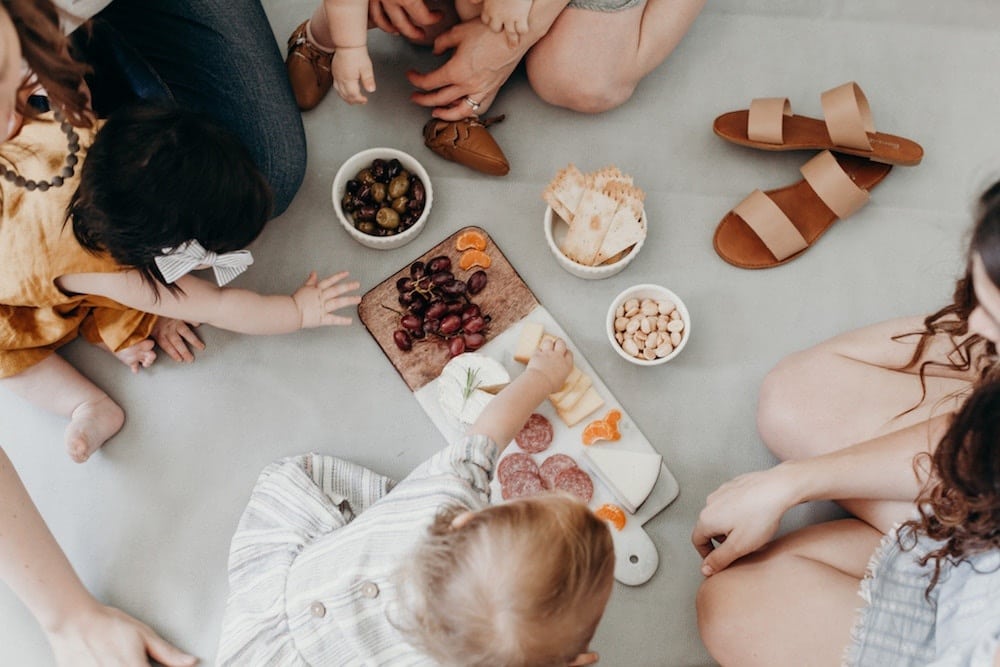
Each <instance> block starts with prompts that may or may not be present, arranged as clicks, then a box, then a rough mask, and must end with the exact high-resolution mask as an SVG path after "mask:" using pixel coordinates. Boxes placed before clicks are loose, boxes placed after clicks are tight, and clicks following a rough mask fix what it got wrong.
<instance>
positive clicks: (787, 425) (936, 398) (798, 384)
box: [757, 317, 973, 526]
mask: <svg viewBox="0 0 1000 667" xmlns="http://www.w3.org/2000/svg"><path fill="white" fill-rule="evenodd" d="M922 328H923V324H922V318H917V317H912V318H901V319H896V320H890V321H888V322H883V323H880V324H876V325H872V326H869V327H864V328H862V329H858V330H856V331H851V332H848V333H845V334H841V335H839V336H837V337H835V338H832V339H830V340H828V341H825V342H823V343H820V344H819V345H816V346H815V347H812V348H809V349H807V350H804V351H802V352H797V353H795V354H792V355H789V356H788V357H786V358H785V359H783V360H782V361H781V362H779V363H778V365H777V366H776V367H775V368H774V369H773V370H772V371H771V372H770V373H769V374H768V376H767V377H766V378H765V379H764V382H763V384H762V386H761V390H760V398H759V403H758V406H757V427H758V430H759V431H760V435H761V438H762V439H763V440H764V444H765V445H767V447H768V448H769V449H770V450H771V451H772V452H774V454H775V456H777V457H778V458H780V459H782V460H788V459H799V458H807V457H811V456H816V455H819V454H825V453H828V452H831V451H836V450H838V449H842V448H844V447H847V446H849V445H853V444H855V443H858V442H864V441H866V440H870V439H872V438H874V437H877V436H880V435H885V434H887V433H893V432H896V431H899V430H902V429H905V428H908V427H914V426H915V425H918V424H921V423H923V422H926V421H927V420H928V419H929V418H931V417H932V416H934V415H940V414H943V413H947V412H954V411H955V410H956V409H957V408H958V407H959V406H960V405H961V403H962V401H963V400H964V397H965V395H966V392H967V391H968V389H969V388H970V386H971V382H972V379H973V377H972V373H961V372H957V371H953V370H946V369H939V368H934V367H930V368H928V369H927V372H926V376H925V385H926V390H927V393H926V396H924V397H923V398H921V387H920V378H919V376H918V374H917V371H916V370H914V369H908V370H905V371H901V370H896V369H898V368H899V367H901V366H903V365H905V364H906V363H907V362H908V361H909V360H910V357H911V355H912V354H913V350H914V348H915V343H916V338H915V337H910V338H907V339H906V340H904V341H894V340H893V339H892V338H893V336H895V335H898V334H906V333H910V332H913V331H920V330H922ZM951 350H952V346H951V344H950V343H948V342H947V341H946V340H945V339H944V337H940V340H937V341H935V344H934V346H932V347H931V348H930V349H929V350H928V351H927V353H926V355H925V358H926V359H928V360H931V359H937V360H942V361H943V360H945V359H946V357H947V355H948V353H949V352H951ZM912 430H913V432H914V435H915V437H919V436H920V434H921V433H922V431H921V430H920V429H919V428H914V429H912ZM841 504H842V505H843V506H844V507H845V508H846V509H847V510H848V511H849V512H851V513H852V514H854V515H855V516H857V517H859V518H861V519H864V520H865V521H868V522H869V523H871V524H872V525H874V526H886V525H890V526H891V525H892V524H893V523H895V522H896V521H899V520H903V519H905V518H907V517H908V515H909V513H910V512H912V505H911V504H909V503H898V502H895V503H894V502H876V501H846V502H843V503H841Z"/></svg>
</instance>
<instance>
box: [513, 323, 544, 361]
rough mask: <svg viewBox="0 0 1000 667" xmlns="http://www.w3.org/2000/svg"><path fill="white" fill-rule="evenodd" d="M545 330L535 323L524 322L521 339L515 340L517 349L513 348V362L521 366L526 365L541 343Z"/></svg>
mask: <svg viewBox="0 0 1000 667" xmlns="http://www.w3.org/2000/svg"><path fill="white" fill-rule="evenodd" d="M544 333H545V328H544V327H543V326H542V325H541V324H539V323H537V322H525V323H524V326H522V327H521V337H520V338H518V339H517V347H515V348H514V361H520V362H521V363H522V364H526V363H528V360H529V359H531V355H533V354H534V353H535V350H537V349H538V344H539V343H540V342H541V341H542V334H544Z"/></svg>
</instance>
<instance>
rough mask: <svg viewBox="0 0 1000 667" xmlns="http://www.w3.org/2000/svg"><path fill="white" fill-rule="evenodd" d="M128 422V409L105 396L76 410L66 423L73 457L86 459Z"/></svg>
mask: <svg viewBox="0 0 1000 667" xmlns="http://www.w3.org/2000/svg"><path fill="white" fill-rule="evenodd" d="M124 424H125V412H124V411H123V410H122V409H121V407H120V406H119V405H118V404H117V403H115V402H114V401H112V400H111V397H110V396H104V397H102V398H99V399H97V400H96V401H86V402H84V403H81V404H80V405H78V406H77V407H76V409H75V410H73V414H72V415H71V416H70V422H69V426H67V427H66V449H67V451H68V452H69V456H70V458H71V459H73V460H74V461H76V462H77V463H83V462H84V461H86V460H87V459H89V458H90V455H91V454H93V453H94V452H96V451H97V450H98V449H100V448H101V445H103V444H104V443H105V442H107V441H108V439H109V438H110V437H111V436H113V435H114V434H115V433H117V432H118V431H120V430H121V428H122V425H124Z"/></svg>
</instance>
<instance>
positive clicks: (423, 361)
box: [359, 237, 680, 586]
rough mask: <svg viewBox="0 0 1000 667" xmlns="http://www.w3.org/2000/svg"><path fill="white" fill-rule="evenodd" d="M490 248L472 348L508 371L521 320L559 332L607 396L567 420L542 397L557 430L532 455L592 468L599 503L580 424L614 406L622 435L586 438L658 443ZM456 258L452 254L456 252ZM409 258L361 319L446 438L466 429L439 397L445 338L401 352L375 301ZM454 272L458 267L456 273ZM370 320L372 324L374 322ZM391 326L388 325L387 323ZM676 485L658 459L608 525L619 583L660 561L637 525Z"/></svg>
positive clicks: (496, 491)
mask: <svg viewBox="0 0 1000 667" xmlns="http://www.w3.org/2000/svg"><path fill="white" fill-rule="evenodd" d="M449 244H450V245H451V249H452V251H454V248H453V246H454V237H449V238H448V239H446V240H445V241H444V242H442V243H441V244H438V245H437V246H435V247H434V248H432V249H431V250H430V251H428V252H427V253H425V254H424V255H422V256H421V258H419V259H422V260H426V259H427V258H429V257H433V256H435V255H437V254H449V253H448V252H447V250H448V245H449ZM487 251H488V252H489V253H490V254H491V256H492V257H493V265H491V267H490V269H489V270H488V272H487V273H488V274H489V275H490V283H489V284H488V286H487V288H486V289H484V290H483V292H482V293H481V294H480V295H477V297H474V301H475V302H476V303H480V305H481V307H482V309H483V312H486V313H490V314H491V316H493V318H494V319H493V321H492V322H491V326H490V332H489V335H488V336H487V342H486V344H485V345H484V346H483V347H481V348H480V349H478V350H476V352H477V353H478V354H482V355H485V356H488V357H491V358H493V359H495V360H496V361H498V362H500V363H501V364H503V366H504V367H505V368H506V369H507V372H508V373H510V376H511V378H512V379H513V378H515V377H517V375H519V374H520V373H521V372H523V370H524V368H525V367H524V365H523V364H521V363H519V362H517V361H515V360H514V357H513V353H514V348H515V347H516V345H517V341H518V338H519V336H520V334H521V328H522V326H523V324H524V323H525V322H537V323H539V324H541V325H542V326H543V327H544V329H545V331H546V333H549V334H553V335H556V336H559V337H560V338H563V339H564V340H565V341H566V344H567V346H568V347H569V348H570V350H571V351H572V352H573V359H574V362H575V364H576V366H577V367H578V368H579V369H580V370H581V371H583V372H584V373H586V374H587V375H589V376H590V378H591V379H592V381H593V384H592V386H593V388H594V389H595V390H596V391H597V392H598V394H600V396H601V398H603V399H604V401H605V405H604V406H602V407H601V408H600V409H599V410H597V411H595V412H594V413H593V414H592V415H589V416H588V417H587V418H586V419H584V420H583V421H581V422H580V423H579V424H577V425H576V426H574V427H572V428H570V427H567V426H566V424H565V423H564V422H563V421H562V420H561V419H560V418H559V416H558V415H557V414H556V411H555V408H554V407H553V406H552V404H551V403H550V402H549V401H544V402H543V403H542V405H540V406H539V407H538V408H537V409H536V412H538V413H540V414H542V415H544V416H545V417H546V418H548V420H549V421H550V422H551V423H552V426H553V429H554V437H553V441H552V444H551V446H550V447H549V448H548V449H547V450H545V451H544V452H541V453H540V454H535V455H533V457H534V459H535V462H536V463H538V464H539V465H541V463H542V462H543V461H544V460H545V459H546V458H547V457H549V456H551V455H552V454H557V453H562V454H567V455H568V456H571V457H572V458H573V459H574V460H575V461H576V462H577V464H578V465H579V466H580V467H581V468H582V469H584V470H585V471H587V473H588V474H590V477H591V480H592V481H593V482H594V496H593V498H592V499H591V501H590V507H591V508H592V509H596V508H598V507H600V506H601V505H603V504H604V503H613V502H615V501H614V497H613V495H612V493H611V491H610V490H609V489H608V488H607V487H605V486H604V484H603V483H602V482H601V481H600V480H599V479H598V478H597V476H596V475H594V474H593V473H592V472H591V471H590V470H589V469H588V467H587V463H586V461H585V460H584V459H583V449H584V447H585V445H583V443H582V439H581V437H582V436H581V434H582V431H583V429H584V427H585V426H586V425H587V424H588V423H590V422H591V421H593V420H594V419H598V418H600V417H602V416H604V415H605V414H607V412H608V410H611V409H612V408H617V409H618V410H620V411H621V413H622V417H621V421H620V422H619V425H618V426H619V430H620V431H621V434H622V437H621V440H619V441H617V442H602V443H598V444H594V445H590V446H591V447H606V448H615V449H623V450H629V451H636V452H656V449H655V448H654V447H653V445H652V444H651V443H650V442H649V441H648V440H647V439H646V437H645V436H644V435H643V434H642V432H641V431H640V430H639V427H638V426H637V425H636V424H635V422H633V421H632V419H631V417H630V416H629V414H628V411H627V410H626V409H625V408H624V407H623V406H622V405H621V404H620V403H618V401H617V400H616V399H615V397H614V395H613V394H612V393H611V391H610V390H609V389H608V387H607V386H606V385H605V384H604V382H603V381H602V380H601V378H600V377H599V376H598V375H597V373H596V372H595V371H594V369H593V367H592V366H591V365H590V364H589V363H588V362H587V360H586V358H584V356H583V355H582V354H581V353H580V351H579V349H577V348H576V346H575V345H574V344H573V341H572V339H571V337H570V336H569V335H568V334H567V333H566V331H565V330H563V328H562V327H561V326H560V325H559V323H558V322H556V320H555V319H554V318H553V317H552V315H551V314H550V313H549V312H548V311H547V310H546V309H545V308H544V306H542V305H541V304H539V303H538V301H537V300H536V299H535V298H534V296H533V295H532V294H531V291H530V289H528V287H527V285H525V284H524V281H523V280H521V278H520V276H519V275H518V274H517V272H516V271H515V270H514V269H513V267H511V266H510V264H509V262H508V261H507V259H506V257H504V256H503V254H502V253H500V252H499V249H498V248H496V247H495V245H494V244H493V242H492V241H490V244H489V246H488V248H487ZM453 259H454V260H455V261H456V262H457V257H455V258H453ZM414 261H416V259H415V260H414ZM410 263H412V262H410ZM410 263H408V264H407V265H406V267H404V268H403V269H402V270H400V271H399V272H397V273H396V274H393V275H392V276H391V277H390V278H388V279H386V281H384V282H383V283H381V284H380V285H379V286H378V287H376V288H374V289H373V290H371V291H370V292H368V294H366V295H365V296H364V297H363V299H362V306H364V305H365V304H366V301H367V307H366V308H364V311H363V313H365V314H367V317H366V315H365V314H362V315H361V320H362V322H363V323H364V324H365V326H366V327H368V330H369V331H370V332H371V334H372V336H373V337H374V338H375V340H376V341H377V342H378V343H379V345H380V346H381V347H382V349H383V350H384V351H385V352H386V356H387V357H388V358H389V360H390V362H391V363H392V364H393V366H394V367H395V368H396V370H397V371H398V372H399V373H400V376H401V377H402V378H403V380H404V382H406V384H407V386H408V387H410V389H411V390H413V392H414V396H415V397H416V399H417V402H418V403H419V404H420V406H421V407H422V408H423V409H424V411H425V412H426V413H427V416H428V417H430V419H431V421H432V422H433V423H434V425H435V426H436V427H437V428H438V430H439V431H440V432H441V433H442V435H444V437H445V439H446V440H447V441H449V442H451V441H454V440H455V439H457V438H460V437H461V436H462V435H463V433H464V426H463V425H462V424H460V423H459V422H458V421H457V420H455V419H453V418H451V417H449V416H448V415H446V414H445V413H444V412H443V411H442V410H441V407H440V405H439V403H438V381H437V377H438V375H440V373H441V369H442V368H443V367H444V365H445V364H446V363H447V361H448V359H449V357H448V354H447V350H446V349H445V346H444V345H435V344H422V345H418V346H416V347H414V349H413V350H411V351H410V352H402V351H401V350H399V349H398V348H396V346H395V344H394V343H393V341H392V331H394V330H395V329H396V328H398V324H397V323H398V315H395V314H393V313H391V311H388V310H386V309H384V308H381V306H379V305H378V304H379V303H382V302H383V301H384V302H385V303H386V304H388V303H390V302H389V301H387V300H386V299H388V298H390V297H391V299H392V301H391V303H392V304H393V307H396V306H395V282H396V280H397V278H399V277H400V276H402V275H408V271H409V266H410ZM497 268H502V269H503V270H500V271H494V269H497ZM459 273H460V272H456V274H459ZM459 277H461V275H459ZM386 285H388V286H390V287H391V288H392V291H391V292H389V291H386V290H385V289H384V287H385V286H386ZM491 291H492V292H493V293H491ZM479 297H482V298H479ZM529 297H530V298H529ZM495 306H500V307H501V311H502V312H501V313H500V316H499V317H497V316H496V315H495V314H494V311H493V310H490V308H491V307H495ZM361 311H362V307H361V306H359V312H361ZM379 311H384V312H385V313H389V314H393V315H394V317H393V318H390V319H386V318H384V316H382V313H381V312H379ZM372 313H375V314H377V315H378V316H379V317H378V319H377V320H376V319H373V318H372V316H371V315H372ZM515 315H516V316H517V317H516V319H514V316H515ZM372 325H375V328H373V326H372ZM390 326H391V329H389V328H388V327H390ZM387 346H388V347H387ZM419 348H435V349H434V350H428V351H427V352H423V353H422V355H421V357H419V358H414V359H413V360H412V361H411V359H410V357H409V356H407V355H412V354H414V353H417V352H418V349H419ZM437 348H440V349H437ZM518 451H521V449H520V448H519V447H518V446H517V443H516V442H512V443H511V444H510V445H509V446H508V447H507V448H506V449H505V450H504V454H503V455H507V454H510V453H512V452H518ZM501 458H502V456H501ZM679 490H680V488H679V486H678V484H677V480H676V478H675V477H674V475H673V474H672V473H671V472H670V470H669V469H668V468H667V466H666V464H661V466H660V474H659V477H658V478H657V480H656V485H655V486H654V487H653V490H652V492H651V493H650V495H649V497H648V498H647V499H646V501H645V502H644V503H643V504H642V505H641V506H640V507H639V509H638V511H637V512H636V513H635V514H634V515H633V514H629V515H627V516H628V520H627V521H626V524H625V527H624V529H623V530H621V531H618V530H615V529H614V528H612V530H611V532H612V537H613V539H614V543H615V579H617V580H618V581H620V582H621V583H623V584H627V585H630V586H637V585H639V584H642V583H645V582H646V581H648V580H649V579H650V577H652V576H653V574H654V573H655V572H656V569H657V567H658V565H659V553H658V551H657V549H656V546H655V545H654V544H653V541H652V540H651V539H650V538H649V535H648V534H647V533H646V531H645V530H644V529H643V528H642V525H643V524H644V523H646V521H648V520H649V519H650V518H652V517H653V516H654V515H656V514H658V513H659V512H661V511H662V510H663V509H665V508H666V507H667V505H669V504H670V503H671V502H673V500H674V499H675V498H676V497H677V494H678V493H679ZM491 497H492V499H493V502H495V503H499V502H503V498H502V496H501V493H500V485H499V482H498V481H497V480H496V479H494V480H493V484H492V492H491Z"/></svg>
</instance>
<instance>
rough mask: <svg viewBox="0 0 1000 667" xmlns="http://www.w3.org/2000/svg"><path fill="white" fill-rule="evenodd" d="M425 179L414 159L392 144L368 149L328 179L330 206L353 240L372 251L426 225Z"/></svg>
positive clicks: (410, 237)
mask: <svg viewBox="0 0 1000 667" xmlns="http://www.w3.org/2000/svg"><path fill="white" fill-rule="evenodd" d="M432 200H433V195H432V190H431V179H430V177H429V176H428V175H427V170H426V169H424V167H423V165H421V164H420V163H419V162H417V160H416V158H414V157H413V156H411V155H409V154H408V153H404V152H403V151H400V150H396V149H395V148H369V149H368V150H364V151H361V152H360V153H357V154H355V155H353V156H351V157H350V158H348V159H347V161H345V162H344V164H342V165H341V166H340V169H338V170H337V175H336V176H334V178H333V210H334V211H335V212H336V213H337V218H338V219H339V220H340V224H341V225H343V226H344V229H345V230H347V233H348V234H350V235H351V238H353V239H354V240H355V241H357V242H358V243H360V244H361V245H363V246H367V247H369V248H375V249H376V250H391V249H393V248H399V247H400V246H404V245H406V244H407V243H409V242H410V241H412V240H413V239H415V238H416V237H417V235H419V234H420V231H421V230H422V229H423V228H424V226H425V225H426V224H427V217H428V215H429V214H430V210H431V201H432Z"/></svg>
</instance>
